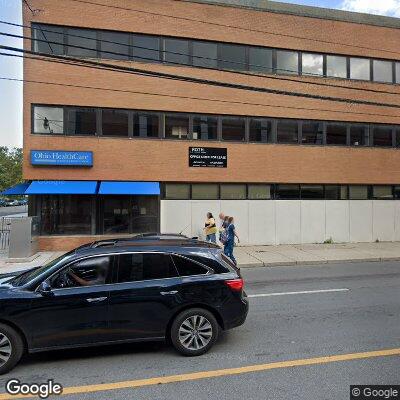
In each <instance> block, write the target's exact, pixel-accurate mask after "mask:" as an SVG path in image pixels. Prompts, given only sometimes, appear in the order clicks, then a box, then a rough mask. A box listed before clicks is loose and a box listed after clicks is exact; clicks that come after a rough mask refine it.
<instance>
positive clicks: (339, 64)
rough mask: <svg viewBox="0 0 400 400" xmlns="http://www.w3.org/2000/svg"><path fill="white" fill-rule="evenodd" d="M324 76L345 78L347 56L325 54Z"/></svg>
mask: <svg viewBox="0 0 400 400" xmlns="http://www.w3.org/2000/svg"><path fill="white" fill-rule="evenodd" d="M326 76H332V77H334V78H347V58H346V57H342V56H326Z"/></svg>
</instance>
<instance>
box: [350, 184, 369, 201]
mask: <svg viewBox="0 0 400 400" xmlns="http://www.w3.org/2000/svg"><path fill="white" fill-rule="evenodd" d="M367 199H368V186H362V185H350V186H349V200H367Z"/></svg>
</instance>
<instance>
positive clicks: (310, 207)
mask: <svg viewBox="0 0 400 400" xmlns="http://www.w3.org/2000/svg"><path fill="white" fill-rule="evenodd" d="M324 237H325V200H302V201H301V243H321V242H323V241H324Z"/></svg>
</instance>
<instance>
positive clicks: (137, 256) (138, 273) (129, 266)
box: [118, 253, 177, 283]
mask: <svg viewBox="0 0 400 400" xmlns="http://www.w3.org/2000/svg"><path fill="white" fill-rule="evenodd" d="M118 258H119V268H118V283H121V282H135V281H145V280H149V279H165V278H172V277H174V276H177V273H176V269H175V266H174V264H173V262H172V259H171V256H170V255H168V254H157V253H134V254H121V255H120V256H118Z"/></svg>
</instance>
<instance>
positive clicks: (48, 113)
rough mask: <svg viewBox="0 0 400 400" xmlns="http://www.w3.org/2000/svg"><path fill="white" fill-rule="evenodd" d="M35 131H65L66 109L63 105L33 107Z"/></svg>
mask: <svg viewBox="0 0 400 400" xmlns="http://www.w3.org/2000/svg"><path fill="white" fill-rule="evenodd" d="M33 132H34V133H50V134H62V133H64V110H63V109H62V108H61V107H44V106H43V107H42V106H34V107H33Z"/></svg>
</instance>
